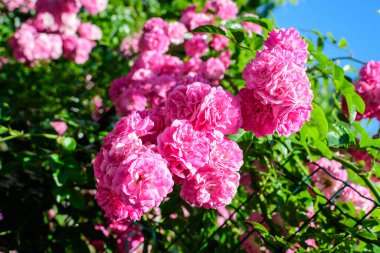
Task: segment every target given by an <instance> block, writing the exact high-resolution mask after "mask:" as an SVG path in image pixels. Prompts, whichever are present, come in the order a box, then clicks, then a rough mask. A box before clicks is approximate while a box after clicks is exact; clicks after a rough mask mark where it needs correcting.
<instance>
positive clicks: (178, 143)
mask: <svg viewBox="0 0 380 253" xmlns="http://www.w3.org/2000/svg"><path fill="white" fill-rule="evenodd" d="M157 141H158V145H157V149H158V151H159V152H160V154H161V155H162V156H163V157H164V158H165V159H166V160H168V161H169V163H170V166H169V167H170V171H171V172H172V173H173V174H174V175H175V176H177V177H178V178H179V179H184V178H188V177H190V176H192V175H194V174H195V173H196V171H197V169H198V168H201V167H203V166H204V165H205V164H206V163H207V162H208V159H209V157H208V156H209V153H210V143H209V139H208V138H207V136H206V133H204V132H199V131H196V130H194V128H193V126H192V125H191V123H190V122H188V121H184V120H183V121H181V120H175V121H173V123H172V125H171V126H170V127H168V128H166V129H165V131H164V132H163V133H162V134H160V135H159V136H158V140H157ZM179 182H180V181H179Z"/></svg>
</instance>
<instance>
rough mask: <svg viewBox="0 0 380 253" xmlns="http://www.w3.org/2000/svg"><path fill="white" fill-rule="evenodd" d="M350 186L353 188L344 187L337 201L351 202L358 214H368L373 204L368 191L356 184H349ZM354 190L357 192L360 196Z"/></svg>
mask: <svg viewBox="0 0 380 253" xmlns="http://www.w3.org/2000/svg"><path fill="white" fill-rule="evenodd" d="M350 185H351V186H352V187H353V188H351V187H348V186H346V188H344V190H343V191H342V193H341V194H340V196H339V198H338V200H339V201H350V202H352V203H353V204H354V206H355V209H356V211H357V212H360V211H361V210H362V211H363V212H365V213H368V212H369V211H371V209H372V208H373V207H374V205H375V203H374V202H373V201H371V200H373V197H372V195H371V192H370V191H369V189H368V188H366V187H364V186H361V185H358V184H353V183H351V184H350ZM355 190H356V191H358V192H359V193H360V194H361V195H362V196H361V195H360V194H359V193H358V192H356V191H355Z"/></svg>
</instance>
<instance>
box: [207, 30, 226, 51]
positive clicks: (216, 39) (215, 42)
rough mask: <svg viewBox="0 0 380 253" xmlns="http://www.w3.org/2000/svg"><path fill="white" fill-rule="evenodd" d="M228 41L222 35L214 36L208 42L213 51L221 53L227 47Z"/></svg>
mask: <svg viewBox="0 0 380 253" xmlns="http://www.w3.org/2000/svg"><path fill="white" fill-rule="evenodd" d="M229 41H230V40H229V39H228V38H227V37H224V36H223V35H219V34H215V35H214V36H213V37H212V39H211V42H210V46H211V47H212V48H213V49H215V51H221V50H223V49H224V48H225V47H227V46H228V42H229Z"/></svg>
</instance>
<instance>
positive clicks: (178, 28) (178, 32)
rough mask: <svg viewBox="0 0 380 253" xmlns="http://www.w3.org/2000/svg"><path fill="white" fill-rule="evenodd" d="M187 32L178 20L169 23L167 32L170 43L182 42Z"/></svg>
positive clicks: (177, 43)
mask: <svg viewBox="0 0 380 253" xmlns="http://www.w3.org/2000/svg"><path fill="white" fill-rule="evenodd" d="M186 33H187V29H186V26H185V25H184V24H182V23H180V22H173V23H169V28H168V34H169V38H170V41H171V43H173V44H174V45H179V44H182V43H183V41H184V36H185V34H186Z"/></svg>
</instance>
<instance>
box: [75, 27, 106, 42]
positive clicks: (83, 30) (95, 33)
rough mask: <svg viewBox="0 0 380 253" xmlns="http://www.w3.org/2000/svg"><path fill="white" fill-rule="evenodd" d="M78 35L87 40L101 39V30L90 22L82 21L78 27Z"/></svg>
mask: <svg viewBox="0 0 380 253" xmlns="http://www.w3.org/2000/svg"><path fill="white" fill-rule="evenodd" d="M78 33H79V36H80V37H82V38H85V39H88V40H101V39H102V31H101V30H100V28H99V27H97V26H96V25H93V24H91V23H82V24H81V25H80V26H79V28H78Z"/></svg>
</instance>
